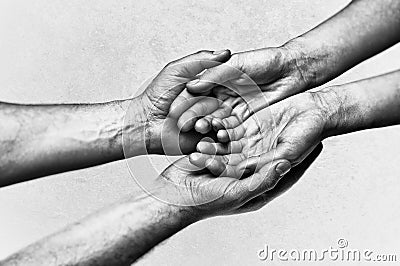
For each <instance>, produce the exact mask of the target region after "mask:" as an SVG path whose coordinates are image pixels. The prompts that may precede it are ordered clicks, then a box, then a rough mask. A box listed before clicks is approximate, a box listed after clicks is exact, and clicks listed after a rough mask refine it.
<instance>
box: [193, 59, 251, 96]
mask: <svg viewBox="0 0 400 266" xmlns="http://www.w3.org/2000/svg"><path fill="white" fill-rule="evenodd" d="M237 61H238V60H232V59H230V60H228V62H226V63H225V64H222V65H219V66H216V67H213V68H210V69H207V70H206V71H205V72H204V73H203V74H202V75H201V76H200V77H199V79H196V80H192V81H191V82H189V83H188V84H187V85H186V87H187V89H188V91H189V92H191V93H196V94H199V93H203V92H207V91H210V90H211V89H212V88H213V87H215V86H216V85H223V84H224V83H226V82H227V81H230V80H234V79H238V78H239V77H242V75H243V74H244V73H243V72H242V71H241V70H240V67H239V66H238V65H237V63H235V62H237Z"/></svg>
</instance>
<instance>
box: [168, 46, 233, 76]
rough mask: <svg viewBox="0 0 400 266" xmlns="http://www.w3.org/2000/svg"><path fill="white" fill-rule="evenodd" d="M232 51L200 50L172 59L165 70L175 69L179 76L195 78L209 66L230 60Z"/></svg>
mask: <svg viewBox="0 0 400 266" xmlns="http://www.w3.org/2000/svg"><path fill="white" fill-rule="evenodd" d="M230 56H231V52H230V51H229V50H221V51H215V52H212V51H206V50H203V51H198V52H197V53H194V54H191V55H188V56H185V57H183V58H180V59H178V60H175V61H172V62H171V63H169V64H168V65H167V66H166V67H165V71H173V72H175V73H176V75H177V76H181V77H183V78H193V77H194V76H196V75H197V74H199V73H200V72H202V71H204V70H205V69H207V68H211V67H215V66H218V65H220V64H222V63H224V62H226V61H227V60H229V58H230Z"/></svg>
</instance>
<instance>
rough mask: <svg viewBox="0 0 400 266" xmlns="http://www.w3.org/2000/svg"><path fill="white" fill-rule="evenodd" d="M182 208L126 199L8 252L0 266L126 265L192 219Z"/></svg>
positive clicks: (154, 200) (142, 199)
mask: <svg viewBox="0 0 400 266" xmlns="http://www.w3.org/2000/svg"><path fill="white" fill-rule="evenodd" d="M194 217H195V216H193V215H192V213H191V212H189V211H188V209H185V208H182V207H178V206H173V205H169V204H166V203H164V202H161V201H159V200H157V199H155V198H153V197H151V196H149V195H145V196H142V197H141V198H136V199H127V200H126V201H124V202H122V203H119V204H117V205H115V206H111V207H110V208H108V209H106V210H103V211H101V212H99V213H97V214H94V215H92V216H90V217H88V218H86V219H85V220H83V221H81V222H79V223H76V224H74V225H72V226H70V227H69V228H67V229H65V230H63V231H61V232H59V233H56V234H54V235H52V236H49V237H47V238H45V239H43V240H41V241H39V242H37V243H35V244H32V245H30V246H28V247H27V248H25V249H24V250H22V251H20V252H18V253H16V254H14V255H12V256H10V257H9V258H7V259H6V260H5V261H3V262H2V263H0V264H1V265H4V266H6V265H7V266H8V265H107V266H109V265H118V266H120V265H131V263H133V262H134V261H136V260H137V259H138V258H139V257H141V256H142V255H143V254H145V253H146V252H148V251H149V250H150V249H152V248H153V247H154V246H155V245H157V244H158V243H160V242H162V241H163V240H165V239H166V238H168V237H170V236H171V235H173V234H175V233H176V232H178V231H179V230H182V229H183V228H185V227H186V226H188V225H190V224H191V223H193V222H195V218H194Z"/></svg>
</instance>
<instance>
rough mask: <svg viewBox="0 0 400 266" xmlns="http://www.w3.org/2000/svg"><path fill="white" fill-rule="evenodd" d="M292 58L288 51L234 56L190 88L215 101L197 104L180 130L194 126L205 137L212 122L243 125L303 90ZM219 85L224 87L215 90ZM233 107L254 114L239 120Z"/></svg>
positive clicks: (183, 121) (280, 50)
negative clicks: (223, 120) (232, 121)
mask: <svg viewBox="0 0 400 266" xmlns="http://www.w3.org/2000/svg"><path fill="white" fill-rule="evenodd" d="M292 58H293V55H291V54H290V52H289V51H288V50H285V49H282V48H266V49H260V50H255V51H249V52H243V53H238V54H234V55H232V57H231V59H230V60H229V61H228V62H226V63H225V64H222V65H220V66H217V67H215V68H212V69H209V70H207V71H206V72H205V73H203V74H202V75H201V76H200V82H198V83H196V84H192V83H189V84H188V86H187V87H188V90H189V91H190V92H192V93H205V92H209V93H211V94H210V96H211V97H215V98H216V99H214V101H213V100H212V99H199V100H198V101H194V102H195V104H193V106H188V109H187V111H186V112H183V114H182V116H181V118H180V119H179V121H178V125H179V127H180V128H181V129H183V131H188V130H190V129H191V128H193V127H194V126H195V128H196V130H197V131H198V132H201V133H205V132H208V131H210V130H211V125H210V121H211V120H212V118H226V117H232V119H236V120H238V121H243V120H244V119H247V117H248V116H249V115H250V114H251V113H252V112H256V111H258V110H260V109H262V108H265V107H267V106H269V105H271V104H273V103H275V102H277V101H279V100H282V99H284V98H286V97H288V96H290V95H293V94H295V93H297V92H299V91H302V90H304V89H305V87H306V82H305V80H304V79H303V77H302V75H301V73H300V72H299V70H298V69H297V67H296V64H295V63H294V62H293V60H292ZM216 84H218V85H221V86H217V87H216ZM189 96H190V97H195V95H189ZM188 98H189V97H187V96H186V97H182V98H181V99H184V100H187V99H188ZM177 101H179V100H178V99H177ZM216 102H217V103H216ZM178 104H179V103H176V105H178ZM232 104H234V106H235V107H236V106H242V108H246V107H248V109H249V110H250V111H252V112H249V113H248V114H247V116H246V115H245V114H243V113H241V115H242V117H241V116H237V114H234V113H230V107H232ZM248 105H249V106H248ZM203 116H204V118H202V117H203ZM197 120H199V121H198V122H197V123H196V124H195V122H196V121H197ZM188 121H191V122H188Z"/></svg>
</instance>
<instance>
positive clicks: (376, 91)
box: [317, 71, 400, 136]
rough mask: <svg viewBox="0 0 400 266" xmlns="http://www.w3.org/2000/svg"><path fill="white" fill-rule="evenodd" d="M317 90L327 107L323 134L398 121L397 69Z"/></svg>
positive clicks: (399, 89)
mask: <svg viewBox="0 0 400 266" xmlns="http://www.w3.org/2000/svg"><path fill="white" fill-rule="evenodd" d="M317 93H318V94H319V96H320V98H324V100H323V102H325V103H326V104H325V106H326V107H327V111H326V113H327V114H328V117H329V120H328V123H327V129H326V133H325V134H326V136H334V135H340V134H345V133H349V132H354V131H358V130H363V129H369V128H376V127H385V126H392V125H398V124H400V71H395V72H391V73H388V74H385V75H381V76H377V77H373V78H368V79H364V80H360V81H357V82H352V83H348V84H345V85H341V86H334V87H331V88H326V89H323V90H321V91H319V92H317Z"/></svg>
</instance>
